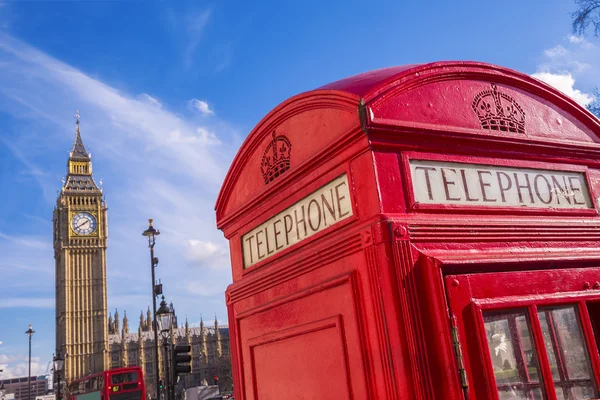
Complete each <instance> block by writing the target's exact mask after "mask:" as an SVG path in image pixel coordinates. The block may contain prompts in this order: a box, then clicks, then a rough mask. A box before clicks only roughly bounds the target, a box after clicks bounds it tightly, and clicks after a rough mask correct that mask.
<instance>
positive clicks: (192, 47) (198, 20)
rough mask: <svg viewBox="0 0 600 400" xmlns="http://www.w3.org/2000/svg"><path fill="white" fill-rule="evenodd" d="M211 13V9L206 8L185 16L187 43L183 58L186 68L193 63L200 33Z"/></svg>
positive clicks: (200, 37)
mask: <svg viewBox="0 0 600 400" xmlns="http://www.w3.org/2000/svg"><path fill="white" fill-rule="evenodd" d="M211 13H212V11H211V10H210V9H208V10H203V11H199V12H195V13H190V14H188V15H186V16H185V19H184V23H185V28H186V33H187V38H186V40H187V45H186V46H185V51H184V55H183V60H184V65H185V66H186V68H189V67H191V66H192V64H193V63H194V56H195V53H196V49H197V48H198V44H199V43H200V40H201V39H202V34H203V32H204V29H205V28H206V25H207V24H208V21H209V19H210V15H211Z"/></svg>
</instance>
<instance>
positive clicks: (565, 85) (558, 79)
mask: <svg viewBox="0 0 600 400" xmlns="http://www.w3.org/2000/svg"><path fill="white" fill-rule="evenodd" d="M532 76H533V77H534V78H537V79H539V80H541V81H543V82H546V83H547V84H548V85H550V86H553V87H554V88H556V89H558V90H560V91H561V92H563V93H564V94H566V95H567V96H569V97H571V98H572V99H573V100H575V101H576V102H578V103H579V104H581V105H582V106H584V107H585V106H587V105H588V104H590V103H591V102H592V101H593V100H594V96H592V95H590V94H587V93H583V92H582V91H581V90H578V89H575V88H574V87H573V86H574V85H575V79H574V78H573V76H572V75H571V74H570V73H565V74H553V73H550V72H536V73H535V74H533V75H532Z"/></svg>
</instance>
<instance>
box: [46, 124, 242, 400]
mask: <svg viewBox="0 0 600 400" xmlns="http://www.w3.org/2000/svg"><path fill="white" fill-rule="evenodd" d="M76 118H77V124H76V134H75V143H74V145H73V149H72V151H71V152H70V155H69V159H68V166H67V177H66V179H65V181H64V184H63V186H62V190H61V192H60V194H59V196H58V198H57V201H56V207H55V209H54V216H53V222H54V258H55V261H56V350H57V351H59V350H60V351H61V352H62V353H63V354H67V357H66V359H65V367H64V379H65V381H66V383H67V384H68V383H70V382H72V381H73V380H76V379H79V378H81V377H84V376H86V375H88V374H91V373H97V372H102V371H104V370H107V369H111V368H117V367H124V366H136V365H137V366H140V367H142V369H143V372H144V376H145V380H146V389H147V391H148V393H150V394H152V393H156V386H155V385H156V383H157V382H156V379H155V372H154V371H155V370H156V369H155V366H154V360H155V357H154V351H155V348H156V347H155V344H154V334H153V331H152V327H153V324H152V315H151V313H150V310H149V309H148V312H147V315H146V318H144V315H143V312H142V315H140V321H139V326H138V328H137V332H135V331H134V332H130V331H129V321H128V319H127V316H126V315H124V316H123V319H122V321H121V320H120V319H119V318H120V317H119V314H118V312H117V311H115V316H114V319H113V317H112V315H111V316H108V315H107V314H108V309H107V288H106V247H107V246H106V245H107V239H108V230H107V222H108V219H107V206H106V203H105V201H104V197H103V193H102V189H101V188H99V187H98V186H97V185H96V183H95V181H94V179H93V177H92V162H91V155H90V154H89V153H88V152H87V151H86V149H85V147H84V145H83V142H82V140H81V134H80V131H79V115H77V116H76ZM171 309H172V310H173V305H172V304H171ZM173 312H174V310H173ZM174 316H175V317H174V318H173V320H174V323H173V325H174V327H173V328H172V330H171V335H170V337H171V338H172V340H173V343H175V344H187V345H190V346H191V348H192V351H191V356H192V362H191V367H192V372H191V373H190V374H186V375H183V376H182V377H181V379H180V381H179V384H178V389H183V388H187V387H193V386H200V385H203V384H206V383H208V384H212V383H213V377H214V376H218V377H219V386H220V387H221V389H222V390H230V388H231V385H232V383H231V362H230V352H229V329H228V327H227V326H219V325H218V322H217V320H216V318H215V321H214V325H213V326H210V327H207V326H204V323H203V322H200V326H199V327H190V326H189V325H188V322H187V320H186V322H185V325H184V326H181V327H180V326H179V325H177V318H176V315H175V313H174ZM159 337H160V335H159ZM159 365H160V368H161V379H162V377H164V376H165V371H164V362H163V351H162V343H161V345H160V346H159Z"/></svg>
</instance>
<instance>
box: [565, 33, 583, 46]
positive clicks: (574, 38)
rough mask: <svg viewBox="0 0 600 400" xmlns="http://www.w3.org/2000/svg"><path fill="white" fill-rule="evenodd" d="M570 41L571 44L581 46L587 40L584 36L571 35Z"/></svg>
mask: <svg viewBox="0 0 600 400" xmlns="http://www.w3.org/2000/svg"><path fill="white" fill-rule="evenodd" d="M568 40H569V42H570V43H573V44H580V43H582V42H583V41H584V40H585V38H584V37H583V36H575V35H569V36H568Z"/></svg>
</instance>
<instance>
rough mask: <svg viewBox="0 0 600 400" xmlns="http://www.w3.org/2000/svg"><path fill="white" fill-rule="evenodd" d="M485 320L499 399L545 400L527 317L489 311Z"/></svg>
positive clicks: (522, 312) (520, 313)
mask: <svg viewBox="0 0 600 400" xmlns="http://www.w3.org/2000/svg"><path fill="white" fill-rule="evenodd" d="M483 319H484V323H485V331H486V336H487V341H488V349H489V352H490V358H491V360H492V367H493V369H494V378H495V379H496V386H497V388H498V396H499V397H500V399H501V400H520V399H527V400H531V399H543V398H544V396H543V392H542V388H541V384H540V373H539V370H540V369H539V363H538V357H537V351H536V349H535V343H534V341H533V337H532V335H531V329H530V327H529V320H528V317H527V314H526V313H525V312H524V311H520V312H519V311H517V312H501V313H498V312H490V313H485V314H484V316H483Z"/></svg>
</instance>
